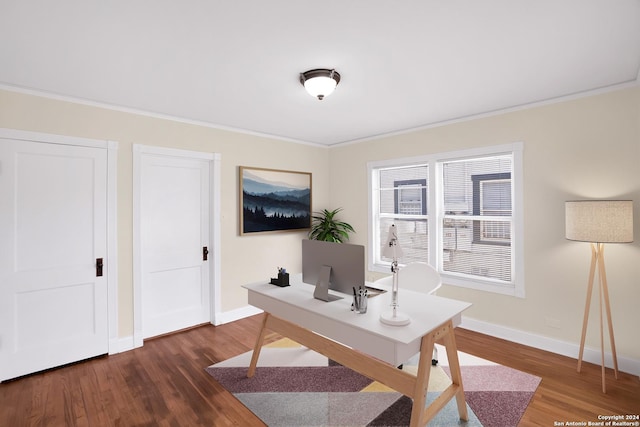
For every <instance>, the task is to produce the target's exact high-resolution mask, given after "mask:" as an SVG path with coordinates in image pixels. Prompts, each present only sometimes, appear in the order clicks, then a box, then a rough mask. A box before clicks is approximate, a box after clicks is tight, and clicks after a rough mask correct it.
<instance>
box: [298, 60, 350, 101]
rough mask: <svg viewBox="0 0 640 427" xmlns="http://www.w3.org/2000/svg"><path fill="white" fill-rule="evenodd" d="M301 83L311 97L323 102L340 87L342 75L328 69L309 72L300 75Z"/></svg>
mask: <svg viewBox="0 0 640 427" xmlns="http://www.w3.org/2000/svg"><path fill="white" fill-rule="evenodd" d="M300 83H302V84H303V86H304V88H305V89H306V90H307V92H309V94H310V95H311V96H313V97H314V98H318V99H319V100H322V99H324V97H325V96H328V95H331V93H332V92H333V91H334V90H335V88H336V86H338V83H340V74H339V73H338V72H337V71H336V70H330V69H327V68H319V69H316V70H309V71H305V72H304V73H300Z"/></svg>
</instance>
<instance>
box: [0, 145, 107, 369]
mask: <svg viewBox="0 0 640 427" xmlns="http://www.w3.org/2000/svg"><path fill="white" fill-rule="evenodd" d="M106 255H107V150H106V149H101V148H91V147H78V146H70V145H62V144H46V143H40V142H32V141H22V140H20V141H18V140H14V139H10V138H0V380H4V379H8V378H15V377H17V376H21V375H25V374H29V373H32V372H37V371H40V370H43V369H48V368H51V367H55V366H59V365H63V364H66V363H70V362H74V361H78V360H82V359H86V358H88V357H93V356H97V355H100V354H105V353H107V352H108V346H109V336H108V334H109V331H108V323H107V320H108V319H107V317H108V316H107V304H108V301H107V277H106V272H107V268H106V263H107V259H106ZM97 259H102V263H103V267H102V273H101V272H100V271H99V270H100V268H98V267H97V264H99V262H100V261H96V260H97ZM100 274H102V275H100Z"/></svg>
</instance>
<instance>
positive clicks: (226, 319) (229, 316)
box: [213, 305, 262, 326]
mask: <svg viewBox="0 0 640 427" xmlns="http://www.w3.org/2000/svg"><path fill="white" fill-rule="evenodd" d="M260 313H262V310H260V309H259V308H256V307H254V306H252V305H247V306H245V307H241V308H237V309H235V310H231V311H225V312H223V313H216V315H215V319H214V320H213V324H214V325H216V326H217V325H224V324H225V323H231V322H235V321H236V320H240V319H244V318H245V317H249V316H253V315H255V314H260Z"/></svg>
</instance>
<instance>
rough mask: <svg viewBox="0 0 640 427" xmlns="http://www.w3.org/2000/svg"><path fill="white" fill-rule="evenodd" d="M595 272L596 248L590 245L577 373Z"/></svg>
mask: <svg viewBox="0 0 640 427" xmlns="http://www.w3.org/2000/svg"><path fill="white" fill-rule="evenodd" d="M595 272H596V247H595V245H594V244H593V243H592V244H591V267H590V269H589V284H588V286H587V302H586V303H585V306H584V319H583V321H582V337H581V338H580V352H579V353H578V372H580V370H581V369H582V356H583V354H584V342H585V339H586V337H587V324H588V323H589V307H591V294H593V277H594V275H595Z"/></svg>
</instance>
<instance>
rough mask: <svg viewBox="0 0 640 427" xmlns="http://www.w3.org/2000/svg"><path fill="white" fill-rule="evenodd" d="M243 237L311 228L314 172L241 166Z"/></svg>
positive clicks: (241, 230)
mask: <svg viewBox="0 0 640 427" xmlns="http://www.w3.org/2000/svg"><path fill="white" fill-rule="evenodd" d="M239 210H240V234H241V235H245V234H253V233H262V232H276V231H301V230H309V229H310V228H311V173H309V172H294V171H284V170H276V169H263V168H251V167H246V166H240V209H239Z"/></svg>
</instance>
